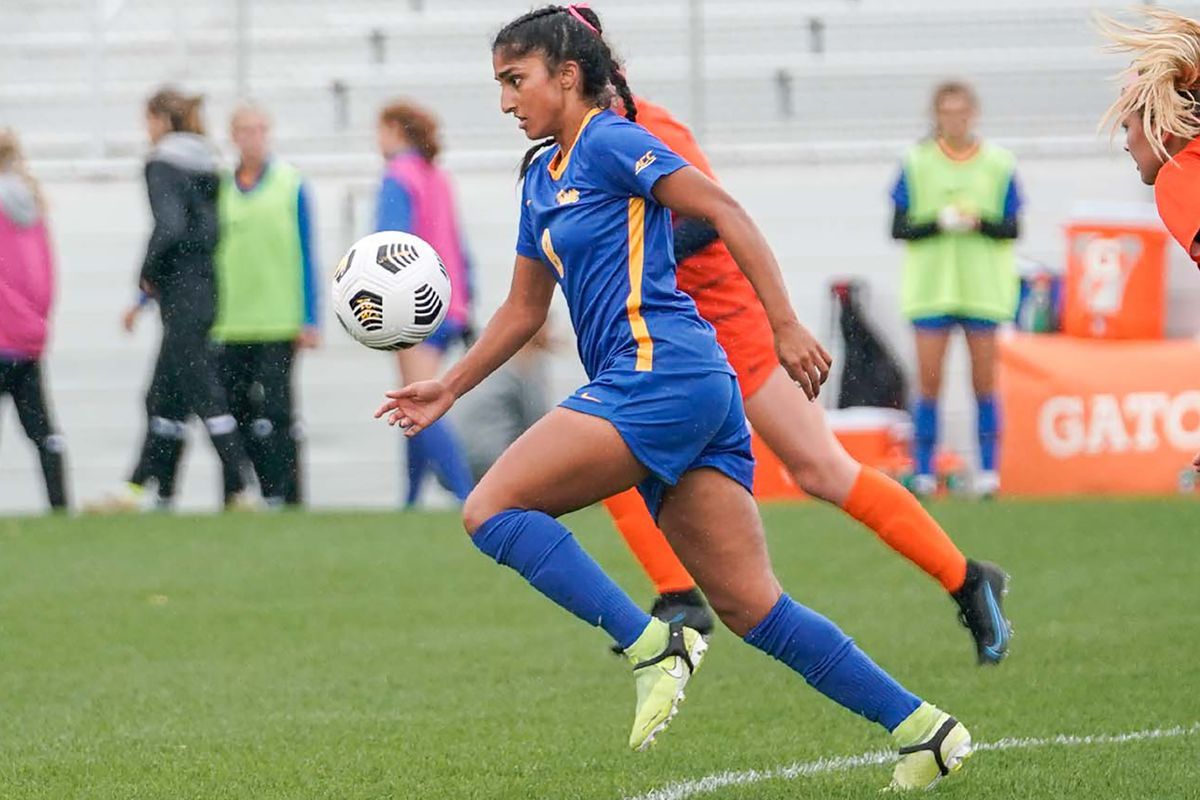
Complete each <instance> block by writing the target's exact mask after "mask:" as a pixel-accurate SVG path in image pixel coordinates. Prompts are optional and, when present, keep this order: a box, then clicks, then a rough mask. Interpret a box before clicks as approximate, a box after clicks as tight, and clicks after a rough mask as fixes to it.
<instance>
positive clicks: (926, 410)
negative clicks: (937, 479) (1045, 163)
mask: <svg viewBox="0 0 1200 800" xmlns="http://www.w3.org/2000/svg"><path fill="white" fill-rule="evenodd" d="M937 433H938V401H937V398H936V397H919V398H917V404H916V406H915V407H914V408H913V461H915V462H916V468H917V474H918V475H932V474H933V451H934V448H935V447H936V446H937Z"/></svg>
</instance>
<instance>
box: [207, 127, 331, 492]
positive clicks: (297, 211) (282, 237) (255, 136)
mask: <svg viewBox="0 0 1200 800" xmlns="http://www.w3.org/2000/svg"><path fill="white" fill-rule="evenodd" d="M270 133H271V120H270V117H269V116H268V114H267V113H266V111H264V110H263V109H261V108H259V107H257V106H253V105H243V106H241V107H239V108H238V109H237V110H236V111H235V112H234V114H233V117H232V119H231V121H230V136H231V137H232V139H233V143H234V145H235V146H236V147H237V150H238V164H237V166H236V168H235V169H234V170H233V171H232V172H230V173H227V174H225V175H224V176H222V179H221V192H220V199H219V202H218V209H219V218H220V223H221V237H220V243H219V244H218V246H217V252H216V267H217V318H216V323H215V324H214V325H213V330H212V337H213V340H214V342H216V344H217V345H218V350H217V362H218V366H219V369H220V375H221V382H222V385H223V386H224V389H225V392H226V393H227V394H228V397H229V406H230V409H231V410H232V412H233V416H234V418H235V419H236V420H237V425H238V431H239V432H240V434H241V436H242V439H243V441H244V442H245V443H246V450H247V452H248V454H249V456H250V460H251V462H252V463H253V465H254V470H255V473H256V474H257V475H258V482H259V487H260V489H261V490H262V495H263V498H264V500H265V501H266V503H267V504H268V505H269V506H281V505H283V504H285V503H287V504H291V505H295V504H298V503H299V502H300V498H301V487H300V481H299V457H298V452H299V444H298V435H297V434H298V425H297V421H296V414H295V400H294V394H293V377H292V368H293V365H294V360H295V359H294V357H295V352H296V349H297V348H312V347H316V346H317V345H318V344H319V342H320V337H319V332H318V328H317V300H316V296H317V287H316V269H315V268H314V266H313V256H314V253H315V250H314V248H313V241H312V230H313V223H312V213H311V203H310V200H309V193H308V191H307V189H306V188H305V185H304V181H303V179H302V178H301V176H300V173H299V172H298V171H297V170H296V168H295V167H293V166H292V165H291V164H288V163H287V162H286V161H283V160H282V159H279V158H277V157H275V156H274V155H272V153H271V142H270ZM236 491H237V487H236V486H231V485H229V484H228V483H227V484H226V485H225V492H226V496H227V497H228V496H230V495H231V494H232V493H233V492H236Z"/></svg>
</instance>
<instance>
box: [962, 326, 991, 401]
mask: <svg viewBox="0 0 1200 800" xmlns="http://www.w3.org/2000/svg"><path fill="white" fill-rule="evenodd" d="M967 350H968V351H969V352H970V354H971V383H972V385H973V386H974V388H975V394H977V395H984V394H991V393H992V392H994V391H995V389H996V331H995V330H994V329H982V330H969V331H967Z"/></svg>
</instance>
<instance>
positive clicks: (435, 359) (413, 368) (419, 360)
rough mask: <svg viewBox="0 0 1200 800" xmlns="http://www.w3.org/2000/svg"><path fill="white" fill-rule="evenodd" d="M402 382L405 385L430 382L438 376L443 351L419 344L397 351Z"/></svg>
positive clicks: (397, 361)
mask: <svg viewBox="0 0 1200 800" xmlns="http://www.w3.org/2000/svg"><path fill="white" fill-rule="evenodd" d="M396 363H397V364H398V365H399V367H400V380H402V381H403V382H404V383H406V384H408V383H417V382H418V381H430V380H433V379H434V378H436V377H437V376H438V372H439V371H440V370H441V366H442V351H441V350H440V349H438V348H437V347H434V346H433V345H430V344H419V345H416V346H415V347H409V348H408V349H406V350H397V351H396Z"/></svg>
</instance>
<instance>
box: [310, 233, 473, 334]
mask: <svg viewBox="0 0 1200 800" xmlns="http://www.w3.org/2000/svg"><path fill="white" fill-rule="evenodd" d="M449 308H450V276H449V275H448V274H447V273H446V267H445V265H444V264H442V259H441V257H440V256H438V254H437V251H435V250H434V249H433V247H432V246H431V245H430V244H429V243H428V242H426V241H425V240H424V239H421V238H420V237H419V236H413V235H412V234H411V233H404V232H402V231H380V232H379V233H372V234H371V235H369V236H364V237H363V238H361V239H359V240H358V241H357V242H355V243H354V245H353V246H352V247H351V248H350V249H349V250H348V251H347V252H346V255H344V256H342V260H341V262H339V263H338V268H337V271H336V272H334V274H333V310H334V313H335V314H337V318H338V322H340V323H342V327H343V328H345V329H346V331H347V332H348V333H349V334H350V335H351V336H353V337H354V338H355V339H357V340H358V341H359V342H361V343H362V344H365V345H366V346H367V347H370V348H373V349H375V350H399V349H401V348H404V347H412V346H413V345H415V344H420V343H421V342H423V341H425V339H426V338H428V337H429V336H430V334H432V333H433V332H434V331H435V330H437V327H438V326H439V325H441V324H442V320H444V319H445V318H446V311H447V310H448V309H449Z"/></svg>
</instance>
